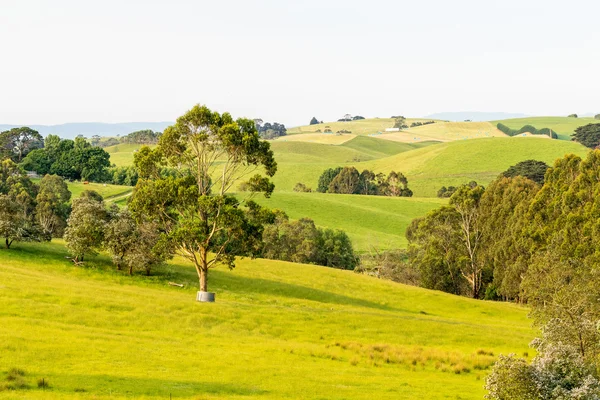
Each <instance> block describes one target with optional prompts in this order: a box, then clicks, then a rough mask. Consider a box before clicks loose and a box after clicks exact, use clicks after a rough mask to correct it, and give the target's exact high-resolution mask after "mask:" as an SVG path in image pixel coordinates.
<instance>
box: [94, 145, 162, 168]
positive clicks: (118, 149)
mask: <svg viewBox="0 0 600 400" xmlns="http://www.w3.org/2000/svg"><path fill="white" fill-rule="evenodd" d="M140 147H142V145H141V144H128V143H122V144H117V145H115V146H109V147H106V148H104V150H106V151H107V152H108V153H109V154H110V163H111V164H114V165H115V166H117V167H126V166H129V165H133V153H135V152H136V151H137V150H138V149H139V148H140ZM150 147H154V146H150Z"/></svg>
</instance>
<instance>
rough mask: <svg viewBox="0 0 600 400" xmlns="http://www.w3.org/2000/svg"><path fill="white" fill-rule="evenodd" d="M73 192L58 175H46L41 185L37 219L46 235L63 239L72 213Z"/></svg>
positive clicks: (37, 200) (38, 196)
mask: <svg viewBox="0 0 600 400" xmlns="http://www.w3.org/2000/svg"><path fill="white" fill-rule="evenodd" d="M70 201H71V192H70V191H69V188H68V187H67V184H66V183H65V181H64V180H63V179H62V178H61V177H60V176H58V175H46V176H44V177H43V178H42V180H41V181H40V183H39V191H38V194H37V197H36V202H37V205H36V218H37V221H38V223H39V225H40V227H41V228H42V231H43V232H44V234H46V235H48V236H50V237H62V235H63V232H64V230H65V228H66V226H67V219H68V217H69V214H70V212H71V207H70V204H69V203H70Z"/></svg>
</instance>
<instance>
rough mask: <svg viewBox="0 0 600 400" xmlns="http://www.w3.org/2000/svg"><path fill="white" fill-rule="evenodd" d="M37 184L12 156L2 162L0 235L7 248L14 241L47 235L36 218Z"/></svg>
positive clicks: (0, 178)
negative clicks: (43, 232)
mask: <svg viewBox="0 0 600 400" xmlns="http://www.w3.org/2000/svg"><path fill="white" fill-rule="evenodd" d="M37 192H38V187H37V185H35V184H34V183H33V182H31V180H30V179H29V178H28V177H27V175H25V174H24V173H23V171H22V170H21V169H20V168H19V167H18V165H17V164H15V163H14V162H13V161H12V160H10V159H6V160H4V161H2V163H1V164H0V237H3V238H4V242H5V246H6V248H7V249H8V248H10V246H11V244H12V243H13V242H14V241H17V242H30V241H40V240H42V239H46V237H44V235H43V234H42V231H41V229H40V227H39V225H38V223H37V220H36V215H35V211H36V195H37Z"/></svg>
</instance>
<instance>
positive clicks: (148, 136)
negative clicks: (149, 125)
mask: <svg viewBox="0 0 600 400" xmlns="http://www.w3.org/2000/svg"><path fill="white" fill-rule="evenodd" d="M160 135H161V133H160V132H153V131H152V130H150V129H145V130H141V131H135V132H131V133H129V134H127V135H125V136H123V137H122V138H121V139H120V142H121V143H135V144H156V143H157V142H158V139H159V138H160ZM104 147H106V146H104Z"/></svg>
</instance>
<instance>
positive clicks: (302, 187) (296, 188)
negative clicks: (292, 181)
mask: <svg viewBox="0 0 600 400" xmlns="http://www.w3.org/2000/svg"><path fill="white" fill-rule="evenodd" d="M294 192H301V193H311V192H312V189H311V188H309V187H307V186H306V185H305V184H304V183H301V182H298V183H296V186H294Z"/></svg>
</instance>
